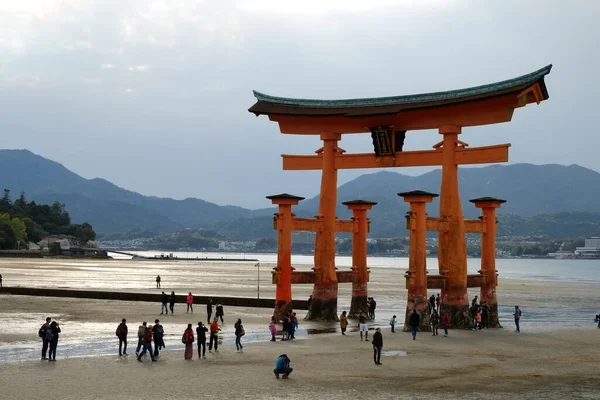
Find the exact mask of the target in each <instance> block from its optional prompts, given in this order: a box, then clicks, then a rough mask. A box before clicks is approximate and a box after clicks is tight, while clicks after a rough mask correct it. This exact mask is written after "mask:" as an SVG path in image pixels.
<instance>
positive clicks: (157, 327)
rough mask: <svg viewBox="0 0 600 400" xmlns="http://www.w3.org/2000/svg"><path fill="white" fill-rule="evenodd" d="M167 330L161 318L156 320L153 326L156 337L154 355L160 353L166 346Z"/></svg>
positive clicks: (154, 337)
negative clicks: (161, 322)
mask: <svg viewBox="0 0 600 400" xmlns="http://www.w3.org/2000/svg"><path fill="white" fill-rule="evenodd" d="M164 337H165V330H164V328H163V326H162V325H161V324H160V321H159V320H157V319H156V320H154V326H153V327H152V338H153V339H154V357H158V356H159V355H160V352H159V351H160V350H161V349H162V348H164V347H165V340H164Z"/></svg>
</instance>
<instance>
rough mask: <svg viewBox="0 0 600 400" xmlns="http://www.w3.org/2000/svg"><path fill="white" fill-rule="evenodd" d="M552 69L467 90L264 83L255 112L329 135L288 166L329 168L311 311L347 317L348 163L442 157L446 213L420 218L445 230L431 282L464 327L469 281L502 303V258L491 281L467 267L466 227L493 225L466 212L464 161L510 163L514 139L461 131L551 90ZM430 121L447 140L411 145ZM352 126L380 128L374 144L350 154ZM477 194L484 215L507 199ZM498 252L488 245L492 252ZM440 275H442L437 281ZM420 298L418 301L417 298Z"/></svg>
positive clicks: (284, 126) (288, 128) (282, 125)
mask: <svg viewBox="0 0 600 400" xmlns="http://www.w3.org/2000/svg"><path fill="white" fill-rule="evenodd" d="M551 68H552V66H551V65H548V66H546V67H544V68H542V69H540V70H538V71H535V72H532V73H530V74H527V75H523V76H520V77H518V78H514V79H510V80H506V81H501V82H497V83H492V84H487V85H482V86H477V87H472V88H467V89H459V90H454V91H448V92H437V93H428V94H417V95H408V96H396V97H382V98H371V99H350V100H308V99H293V98H283V97H274V96H269V95H265V94H262V93H259V92H254V96H255V97H256V99H257V102H256V103H255V104H254V105H253V106H252V107H251V108H250V109H249V111H250V112H251V113H254V114H255V115H257V116H259V115H267V116H268V117H269V119H270V120H271V121H274V122H277V123H278V124H279V129H280V131H281V133H283V134H298V135H319V137H320V139H321V140H322V142H323V146H322V147H321V148H320V149H318V150H317V151H316V154H315V155H283V156H282V157H283V169H284V170H321V174H322V175H321V190H320V200H319V214H318V216H317V217H316V220H318V221H319V229H318V230H316V232H317V234H316V241H315V255H314V264H315V265H314V289H313V295H312V303H311V306H310V310H309V313H308V315H307V319H325V320H334V319H337V292H338V276H337V273H336V268H335V253H336V250H335V233H336V229H337V225H336V224H337V222H336V221H337V219H336V215H335V209H336V204H337V171H338V170H339V169H360V168H386V167H414V166H438V165H439V166H441V167H442V182H441V188H440V218H439V219H437V220H433V219H428V220H429V221H428V220H425V223H424V224H425V225H423V226H422V225H421V224H419V226H422V227H424V228H425V229H429V230H436V231H438V232H439V249H438V263H439V265H438V268H439V270H440V275H439V276H438V278H434V277H431V278H432V279H431V283H430V282H429V278H427V284H426V285H425V286H431V285H433V286H436V287H440V288H441V292H442V311H443V312H448V313H449V314H450V316H451V318H452V325H453V326H455V327H457V326H458V327H460V326H465V327H468V326H470V324H471V321H470V317H469V315H468V299H467V287H468V285H469V282H468V281H469V280H471V281H472V282H471V283H472V285H475V284H477V285H480V286H483V285H484V283H485V284H486V285H487V286H486V291H487V292H486V293H487V294H486V298H487V299H488V300H490V302H493V304H490V306H494V307H496V304H495V301H496V300H495V286H494V288H493V290H492V289H490V287H489V285H490V284H491V283H493V284H494V285H495V284H496V279H495V277H494V279H492V278H491V276H492V275H494V276H495V273H496V272H495V269H494V270H493V271H492V270H490V268H489V266H490V265H492V266H493V265H494V263H493V262H492V263H491V264H490V260H487V261H485V262H486V265H487V267H486V273H487V274H488V275H487V276H488V279H487V281H486V282H484V280H483V279H480V278H477V279H475V278H471V277H469V276H467V258H466V240H465V232H466V231H467V228H469V227H471V228H472V229H473V230H472V231H478V232H483V230H484V229H486V228H485V227H489V226H490V225H489V223H490V222H489V221H488V222H486V223H487V225H485V226H483V225H481V224H478V223H476V222H472V221H471V222H469V221H465V220H464V219H463V213H462V207H461V203H460V196H459V191H458V166H459V165H467V164H487V163H497V162H507V161H508V148H509V147H510V144H500V145H493V146H484V147H475V148H471V147H469V146H468V144H467V143H465V142H463V141H461V140H459V139H458V135H459V134H460V133H461V132H462V129H463V128H465V127H471V126H479V125H489V124H497V123H503V122H509V121H510V120H511V119H512V116H513V113H514V110H515V109H517V108H521V107H524V106H526V105H528V104H530V103H537V104H539V103H540V102H542V101H544V100H546V99H548V92H547V89H546V85H545V82H544V77H545V76H546V75H548V74H549V73H550V70H551ZM425 129H436V130H438V131H439V133H440V134H441V135H442V136H443V140H442V141H440V142H439V143H437V144H436V145H434V146H433V150H418V151H403V144H404V140H405V138H406V137H407V136H408V133H409V131H415V130H425ZM350 133H370V134H371V137H372V138H373V149H374V151H373V152H370V153H360V154H346V152H345V151H344V150H343V149H341V148H340V147H339V141H340V140H341V139H342V135H343V134H350ZM405 200H406V201H409V199H407V198H405ZM421 200H422V199H421ZM421 200H419V201H421ZM477 200H480V199H475V200H474V202H475V204H476V206H478V207H481V208H482V209H483V210H484V218H486V216H488V217H489V215H491V214H490V213H489V212H488V214H485V212H486V211H485V210H486V209H487V210H490V209H491V210H493V209H494V208H496V207H497V206H499V204H500V203H499V202H500V200H498V199H496V200H497V201H496V202H492V203H491V204H492V205H491V206H490V207H488V206H487V205H489V204H488V203H486V202H485V201H477ZM296 204H297V203H296ZM423 204H424V202H423ZM417 209H421V208H419V207H417ZM415 226H416V225H415ZM411 246H413V243H411ZM488 246H489V243H488ZM490 251H491V249H489V248H487V250H486V252H487V253H486V254H489V252H490ZM489 257H492V258H493V257H494V256H493V254H492V255H488V258H489ZM411 263H412V265H414V267H415V268H418V269H419V270H421V269H423V270H425V265H424V259H423V260H422V261H421V260H418V261H417V260H411ZM482 263H484V261H483V258H482ZM421 264H422V265H421ZM286 268H287V266H286ZM289 268H291V265H290V266H289ZM482 269H483V267H482ZM436 279H437V281H439V282H442V283H439V284H435V283H434V282H436ZM407 282H408V281H407ZM407 284H408V283H407ZM469 286H471V285H469ZM424 290H426V287H425V289H424ZM365 291H366V285H365ZM290 292H291V289H290ZM425 295H426V293H425ZM413 307H415V308H417V309H418V307H416V306H415V305H413Z"/></svg>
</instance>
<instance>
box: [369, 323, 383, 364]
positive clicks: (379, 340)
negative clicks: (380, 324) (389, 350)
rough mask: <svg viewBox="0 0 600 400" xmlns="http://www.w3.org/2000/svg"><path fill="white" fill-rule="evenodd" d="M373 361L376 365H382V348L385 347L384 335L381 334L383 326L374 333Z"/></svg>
mask: <svg viewBox="0 0 600 400" xmlns="http://www.w3.org/2000/svg"><path fill="white" fill-rule="evenodd" d="M371 343H372V344H373V361H375V365H381V362H380V361H381V349H382V348H383V335H382V334H381V328H377V329H375V333H374V334H373V341H372V342H371Z"/></svg>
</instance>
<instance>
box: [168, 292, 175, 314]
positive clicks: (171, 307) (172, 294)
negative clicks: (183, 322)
mask: <svg viewBox="0 0 600 400" xmlns="http://www.w3.org/2000/svg"><path fill="white" fill-rule="evenodd" d="M175 300H176V297H175V292H173V291H171V296H170V297H169V308H170V309H171V315H173V308H174V307H175Z"/></svg>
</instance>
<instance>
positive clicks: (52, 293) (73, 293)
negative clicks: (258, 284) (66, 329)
mask: <svg viewBox="0 0 600 400" xmlns="http://www.w3.org/2000/svg"><path fill="white" fill-rule="evenodd" d="M0 294H9V295H17V296H39V297H70V298H74V299H98V300H120V301H144V302H153V303H160V301H161V294H160V293H132V292H105V291H93V290H76V289H47V288H28V287H2V288H0ZM167 294H169V293H168V292H167ZM186 296H187V295H185V294H181V295H176V299H177V303H183V304H185V298H186ZM209 299H212V301H213V304H216V302H217V300H219V301H220V302H221V304H223V305H224V306H231V307H256V308H273V309H274V308H275V299H257V298H251V297H219V296H199V295H194V304H206V303H207V302H208V300H209ZM292 305H293V308H294V309H295V310H308V301H307V300H294V301H293V302H292Z"/></svg>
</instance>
